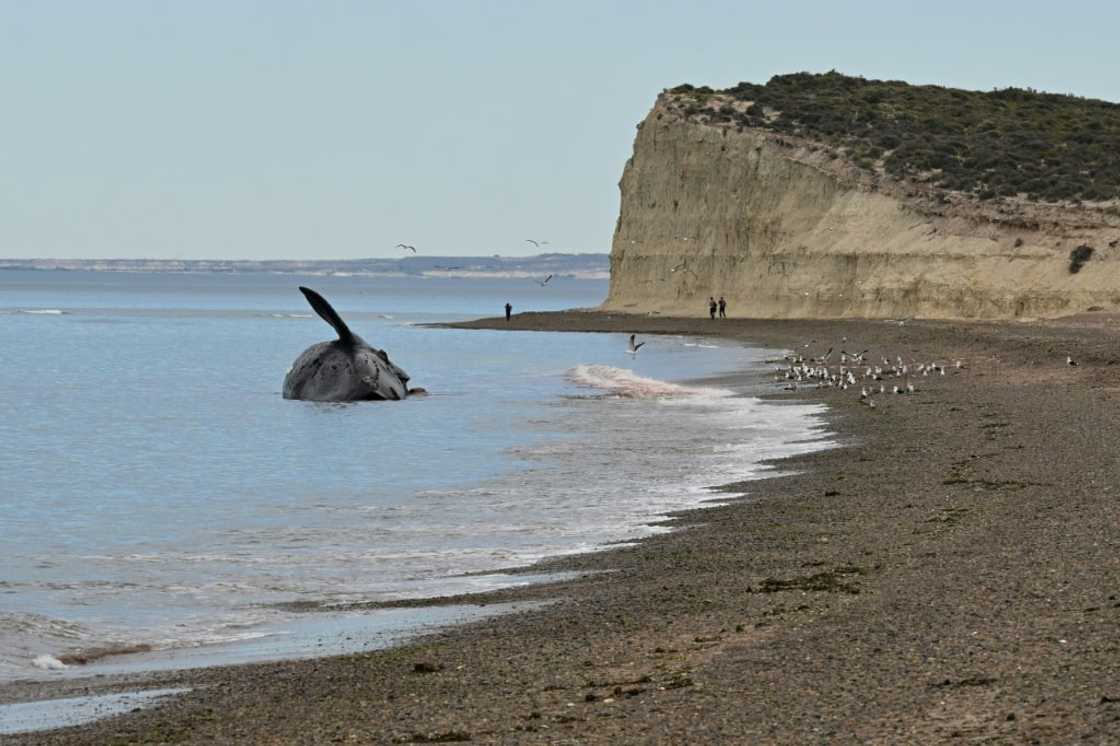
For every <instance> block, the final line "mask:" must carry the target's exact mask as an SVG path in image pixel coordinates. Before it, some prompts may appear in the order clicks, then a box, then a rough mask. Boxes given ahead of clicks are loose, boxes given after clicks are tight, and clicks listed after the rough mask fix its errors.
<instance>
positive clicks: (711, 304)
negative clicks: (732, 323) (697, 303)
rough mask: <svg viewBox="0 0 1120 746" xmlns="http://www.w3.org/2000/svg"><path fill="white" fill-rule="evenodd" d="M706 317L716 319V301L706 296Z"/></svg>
mask: <svg viewBox="0 0 1120 746" xmlns="http://www.w3.org/2000/svg"><path fill="white" fill-rule="evenodd" d="M708 315H709V316H711V317H712V318H713V319H714V318H715V317H716V299H715V298H713V297H712V296H710V295H709V296H708Z"/></svg>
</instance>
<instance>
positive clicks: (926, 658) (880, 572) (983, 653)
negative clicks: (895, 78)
mask: <svg viewBox="0 0 1120 746" xmlns="http://www.w3.org/2000/svg"><path fill="white" fill-rule="evenodd" d="M455 326H456V327H459V328H482V327H486V328H510V329H544V330H551V331H560V330H568V331H630V332H637V333H642V334H652V333H673V334H679V333H686V334H698V335H705V336H713V335H714V336H726V337H729V338H732V339H739V340H743V341H750V342H752V343H755V344H759V345H762V346H768V347H778V348H795V347H797V346H798V345H799V344H801V343H803V341H804V342H807V341H808V340H810V339H818V340H821V345H822V349H821V350H820V351H819V352H823V349H824V348H825V347H827V346H828V342H827V341H826V340H831V339H835V340H839V339H840V338H842V337H847V338H848V339H852V340H859V341H858V342H856V343H855V344H854V345H853V346H856V347H858V348H859V349H863V348H864V347H872V348H873V352H872V354H873V355H877V354H878V351H879V350H882V351H883V353H884V354H891V355H893V353H894V351H895V350H897V352H898V353H899V354H904V355H907V356H915V357H919V358H921V359H932V358H934V357H940V358H941V359H942V360H943V361H944V360H948V359H951V358H963V359H965V360H966V362H967V365H966V368H965V369H964V370H963V371H962V372H961V373H960V374H959V375H956V376H952V377H947V378H946V380H944V381H939V380H931V381H930V382H929V383H928V384H925V383H924V382H923V384H922V385H921V390H920V391H919V393H918V394H916V395H914V396H913V398H909V397H899V398H897V399H893V400H892V399H886V400H885V401H883V402H882V405H881V406H880V408H879V409H877V410H869V409H868V408H866V407H863V406H860V405H859V404H858V401H857V399H856V397H855V395H852V394H851V392H847V394H846V395H842V392H838V391H833V390H825V391H814V390H805V391H801V392H796V393H795V394H794V395H792V396H790V395H787V394H785V393H784V392H781V391H780V390H778V391H776V392H775V395H774V396H775V398H778V399H782V398H794V399H798V400H805V401H824V402H826V403H828V404H829V405H830V412H829V414H827V415H826V418H827V419H828V420H829V422H830V424H831V426H832V429H833V431H834V432H837V433H838V434H840V435H841V439H842V445H841V447H839V448H833V449H829V450H825V451H820V452H815V453H812V454H808V455H805V456H796V457H793V458H789V459H783V460H780V461H778V462H777V464H778V465H779V467H780V471H779V472H778V476H777V477H776V478H775V477H772V476H768V477H764V478H763V479H760V480H755V481H750V482H746V483H742V484H739V485H727V486H726V487H725V488H721V489H724V490H725V491H727V492H729V493H737V494H739V493H745V494H746V495H747V496H746V498H736V497H733V498H732V499H730V500H729V501H727V502H714V503H710V504H708V505H706V506H705V507H702V508H698V509H691V510H686V511H681V512H679V513H676V514H673V515H672V516H670V517H669V519H668V520H669V521H670V522H672V523H673V524H674V525H675V526H677V527H680V528H687V530H680V531H673V532H669V533H665V534H657V535H654V536H652V537H648V538H646V539H643V540H641V541H639V542H636V543H635V544H634V545H630V546H625V547H618V548H612V549H608V550H606V551H602V552H597V553H593V554H586V555H573V556H566V557H560V558H556V559H554V560H548V561H545V562H543V563H540V564H538V565H534V566H533V571H534V572H548V571H570V572H576V573H579V577H577V578H576V579H574V580H570V581H563V582H560V583H556V584H546V585H541V586H530V587H528V588H522V589H514V590H513V591H499V592H497V593H495V594H485V595H484V596H483V597H478V596H474V597H471V598H472V599H473V601H475V602H484V603H496V602H498V601H499V600H513V599H512V597H513V596H514V595H516V594H518V593H519V594H520V597H519V599H518V600H523V601H528V600H532V599H533V598H545V597H547V598H548V599H549V600H553V601H554V603H552V604H550V605H548V606H547V607H544V608H541V609H535V610H531V611H525V612H521V613H518V614H515V615H509V616H504V617H496V618H492V619H488V620H485V621H482V622H477V623H473V624H471V625H469V626H466V627H461V628H451V629H449V630H446V631H444V632H440V633H438V634H436V635H434V636H432V637H428V638H424V639H422V640H419V641H417V642H415V643H409V644H406V645H404V646H402V647H399V648H392V649H388V650H381V651H375V652H371V653H361V654H357V655H352V656H346V657H341V658H325V659H313V660H306V661H284V662H279V663H268V664H253V665H247V666H238V667H231V668H222V669H204V670H198V671H179V672H167V673H164V674H159V675H155V676H147V677H140V679H137V680H129V681H124V680H119V681H118V680H114V681H111V682H105V684H106V685H108V686H105V687H104V690H105V691H109V690H110V689H113V688H114V687H118V688H117V689H116V690H117V691H122V690H126V689H128V688H132V689H135V688H137V684H138V683H139V681H140V680H142V681H143V686H152V687H156V686H163V687H166V686H172V685H178V686H187V687H193V691H192V692H191V693H189V694H186V695H183V696H180V697H177V698H174V699H172V700H168V701H167V702H165V703H162V704H161V706H159V707H156V708H153V709H150V710H145V711H143V712H137V713H131V714H128V715H125V716H122V717H118V718H113V719H111V720H106V721H100V722H96V723H93V724H91V725H88V726H84V727H81V728H76V729H65V730H59V731H51V732H43V733H35V734H28V735H27V736H14V737H12V742H13V743H99V742H104V741H105V740H112V739H116V740H124V741H144V740H173V739H180V738H181V739H185V740H188V741H195V742H199V743H203V742H214V741H219V742H220V741H249V742H253V741H266V740H275V739H279V740H281V741H297V742H298V741H306V742H312V741H319V740H330V739H331V738H333V737H334V735H336V734H337V735H339V736H340V737H341V740H347V739H348V738H350V737H351V736H353V738H352V739H351V740H355V741H358V742H386V743H388V742H406V743H407V742H423V741H429V742H430V741H433V740H439V739H442V740H450V739H453V738H457V739H459V740H464V738H466V737H469V738H471V739H472V740H475V741H483V742H486V741H498V740H508V741H516V742H552V741H556V740H565V739H567V740H573V741H578V742H581V743H582V742H603V743H606V742H633V741H649V740H657V739H663V740H671V739H673V738H678V739H680V738H684V737H686V734H687V738H689V739H691V740H696V741H716V740H721V739H722V740H735V739H744V740H770V741H778V742H790V743H794V742H806V741H819V740H844V739H851V740H860V741H863V740H896V741H897V740H904V741H905V740H925V741H929V740H933V741H937V740H948V739H949V738H951V737H954V733H956V734H957V735H960V736H965V737H969V738H987V739H989V740H995V741H1003V740H1014V741H1021V740H1024V739H1026V740H1029V739H1031V738H1035V739H1041V740H1055V739H1067V738H1071V737H1072V738H1079V739H1081V740H1089V741H1094V740H1102V741H1103V740H1104V739H1105V738H1106V737H1107V734H1108V733H1112V732H1115V730H1114V729H1115V727H1117V726H1118V725H1120V723H1118V722H1116V720H1120V704H1117V703H1114V701H1113V700H1114V699H1115V700H1117V701H1120V691H1117V690H1116V684H1115V683H1114V681H1113V680H1114V676H1113V671H1114V670H1115V668H1116V664H1117V662H1118V657H1120V654H1118V653H1117V648H1116V645H1115V643H1114V642H1113V641H1114V640H1115V639H1120V564H1118V560H1117V552H1116V548H1117V539H1116V537H1115V533H1116V528H1117V526H1120V509H1118V508H1117V507H1116V499H1115V496H1114V495H1112V494H1111V491H1112V489H1113V487H1112V485H1116V484H1118V482H1117V480H1116V477H1117V476H1120V475H1118V473H1117V472H1118V465H1117V463H1116V459H1115V457H1114V456H1112V455H1111V454H1112V449H1111V446H1110V444H1111V443H1113V442H1115V441H1114V440H1113V439H1114V437H1115V436H1116V435H1118V434H1120V426H1118V425H1117V424H1116V422H1117V418H1116V415H1117V414H1118V413H1120V370H1118V369H1117V368H1116V367H1114V365H1113V364H1114V363H1115V362H1117V361H1116V359H1115V357H1114V353H1113V350H1115V349H1117V347H1116V343H1117V341H1118V334H1117V332H1116V331H1115V324H1113V323H1112V320H1109V319H1105V320H1104V321H1103V322H1102V321H1101V319H1100V317H1095V318H1091V319H1072V320H1065V321H1058V322H1046V323H1038V324H1034V325H1030V326H1027V325H1024V324H960V323H946V322H906V323H903V324H898V323H889V322H881V321H828V322H824V321H809V322H806V321H789V322H784V321H783V322H774V321H738V320H729V321H726V322H711V321H709V320H708V319H659V318H636V317H629V316H621V315H617V314H616V315H611V314H602V313H568V314H564V313H557V314H523V315H519V316H515V317H514V320H513V321H511V322H510V323H509V324H506V322H504V320H499V319H491V320H482V321H478V322H470V323H468V324H457V325H455ZM888 351H889V352H888ZM1065 354H1072V355H1074V356H1075V357H1076V358H1077V359H1078V360H1079V362H1080V365H1079V366H1078V367H1077V368H1069V367H1067V366H1065V365H1064V357H1065ZM884 398H885V397H884ZM791 472H792V473H791ZM1110 594H1111V595H1112V596H1113V599H1114V600H1109V595H1110ZM86 683H87V684H88V683H89V682H86ZM99 686H100V685H99ZM41 691H42V690H41ZM58 696H65V695H63V694H59V695H58Z"/></svg>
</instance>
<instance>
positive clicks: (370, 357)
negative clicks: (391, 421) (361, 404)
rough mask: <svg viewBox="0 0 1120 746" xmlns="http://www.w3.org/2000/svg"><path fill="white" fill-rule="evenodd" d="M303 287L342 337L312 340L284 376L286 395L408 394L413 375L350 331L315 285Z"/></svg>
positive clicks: (356, 397) (366, 397)
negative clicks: (316, 290) (409, 382)
mask: <svg viewBox="0 0 1120 746" xmlns="http://www.w3.org/2000/svg"><path fill="white" fill-rule="evenodd" d="M299 290H300V292H301V293H303V295H304V297H305V298H307V302H308V303H310V304H311V307H312V308H314V309H315V313H317V314H319V316H320V317H322V319H323V321H326V322H327V323H328V324H330V325H331V326H332V327H334V330H335V331H336V332H338V339H335V340H333V341H330V342H320V343H319V344H316V345H311V346H310V347H308V348H307V349H306V350H304V351H303V354H302V355H300V356H299V357H298V358H296V361H295V362H294V363H292V368H291V370H289V371H288V375H286V376H285V377H284V398H285V399H303V400H306V401H371V400H386V399H387V400H393V401H396V400H399V399H403V398H405V397H406V396H408V393H409V391H408V374H407V373H405V372H404V371H403V370H401V369H400V368H398V367H397V366H395V365H393V363H392V362H390V361H389V356H388V355H387V354H386V353H385V351H384V350H379V349H377V348H375V347H371V346H370V345H369V344H367V343H366V341H365V340H364V339H362V338H361V337H359V336H358V335H357V334H354V333H353V332H352V331H350V328H349V327H348V326H346V322H345V321H343V320H342V317H341V316H339V315H338V314H337V313H336V312H335V310H334V309H333V308H331V304H330V303H327V300H326V299H325V298H324V297H323V296H321V295H319V294H318V293H316V292H315V291H314V290H311V289H310V288H305V287H300V289H299Z"/></svg>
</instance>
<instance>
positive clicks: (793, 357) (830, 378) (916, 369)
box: [774, 339, 1077, 409]
mask: <svg viewBox="0 0 1120 746" xmlns="http://www.w3.org/2000/svg"><path fill="white" fill-rule="evenodd" d="M842 341H843V342H845V343H847V341H848V340H847V339H843V340H842ZM815 344H816V340H815V339H814V340H811V341H810V342H808V343H806V344H804V345H801V346H800V347H799V349H800V351H798V352H790V353H787V354H786V355H785V358H784V365H782V366H780V367H778V368H777V369H776V371H775V374H774V382H775V383H777V384H779V385H782V387H783V389H784V390H786V391H799V390H801V388H803V387H802V386H801V384H804V386H805V387H808V386H810V385H811V386H813V387H814V388H817V389H828V388H831V389H837V390H840V391H847V390H848V389H850V388H856V389H857V390H858V391H859V399H858V401H859V402H860V403H861V404H864V405H866V406H867V407H869V408H871V409H875V408H876V402H875V401H874V400H873V399H872V395H873V394H876V393H877V394H880V395H882V394H887V393H893V394H898V395H901V396H907V395H915V394H920V393H921V391H922V390H921V389H920V388H919V387H918V386H916V385H915V384H914V382H913V381H912V380H911V376H923V377H925V378H926V379H929V377H930V376H934V375H936V376H945V375H946V373H947V372H948V367H949V366H947V365H946V364H944V363H941V362H939V361H936V360H933V361H929V362H920V361H918V360H914V359H911V360H909V361H907V360H904V359H903V357H902V355H896V356H895V358H894V360H891V359H890V358H889V357H887V356H885V355H884V356H882V357H881V364H875V363H874V362H872V360H873V358H871V357H870V356H869V354H868V353H869V350H862V351H860V352H855V353H853V352H848V351H847V350H846V349H841V350H840V361H839V364H833V363H831V362H830V361H831V358H832V354H833V351H834V350H835V349H836V348H834V347H829V349H828V351H827V352H825V353H824V354H823V355H821V354H819V353H818V354H811V353H809V352H808V350H809V348H810V347H812V346H814V345H815ZM1066 362H1067V365H1076V364H1077V363H1076V362H1074V361H1073V360H1072V358H1070V357H1067V359H1066ZM953 368H954V369H955V371H954V372H955V373H960V372H962V371H963V370H964V369H965V368H966V366H965V364H964V361H963V360H957V361H956V362H955V363H954V365H953ZM890 379H894V381H893V383H892V384H891V385H887V384H885V383H884V381H887V380H890Z"/></svg>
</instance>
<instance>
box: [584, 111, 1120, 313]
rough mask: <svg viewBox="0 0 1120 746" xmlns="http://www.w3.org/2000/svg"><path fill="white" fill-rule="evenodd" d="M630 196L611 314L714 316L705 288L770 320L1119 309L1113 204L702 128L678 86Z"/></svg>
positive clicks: (653, 122) (614, 268) (614, 262)
mask: <svg viewBox="0 0 1120 746" xmlns="http://www.w3.org/2000/svg"><path fill="white" fill-rule="evenodd" d="M724 103H725V102H719V101H714V102H711V103H710V105H711V106H713V107H716V106H720V105H723V104H724ZM620 188H621V191H622V204H621V211H620V215H619V219H618V225H617V227H616V230H615V235H614V243H613V246H612V251H611V285H610V295H609V296H608V298H607V300H606V302H605V303H604V309H606V310H614V311H626V312H632V313H648V312H656V313H662V314H687V315H693V314H698V313H700V314H702V313H706V312H707V310H706V299H707V298H708V296H709V295H715V296H719V295H723V296H725V297H726V298H727V300H728V302H729V307H730V312H731V313H732V314H733V315H744V316H746V315H749V316H759V317H839V316H850V317H871V318H876V317H879V318H896V317H911V316H913V317H928V318H990V319H1002V318H1024V317H1026V318H1029V317H1050V316H1058V315H1063V314H1067V313H1074V312H1078V311H1084V310H1086V309H1089V308H1095V307H1101V308H1103V309H1108V310H1116V309H1120V272H1118V269H1120V248H1118V247H1120V211H1118V210H1116V209H1115V207H1109V206H1104V205H1098V206H1079V207H1072V206H1064V207H1060V206H1056V205H1043V204H1034V203H1029V202H1027V201H1025V200H992V201H987V202H984V201H978V200H976V199H975V198H972V197H966V196H963V195H958V194H953V193H944V192H938V191H936V190H934V189H931V188H928V187H925V186H923V185H920V184H912V183H908V182H905V181H901V180H897V179H894V178H893V177H890V176H888V175H886V174H885V173H883V172H882V171H879V172H872V171H867V170H864V169H859V168H857V167H856V166H855V165H853V164H852V163H851V162H850V161H849V160H848V159H846V158H845V157H844V154H843V153H842V152H838V151H836V150H835V149H832V148H829V147H827V146H825V145H823V144H821V143H818V142H813V141H810V140H804V139H798V138H791V137H789V136H787V135H782V134H779V133H774V132H770V131H768V130H762V129H752V128H742V127H735V126H733V125H728V124H713V123H709V122H706V121H705V117H704V116H703V115H700V116H697V115H696V114H695V112H694V111H693V112H691V113H686V109H685V107H684V106H683V105H682V102H681V99H680V97H679V96H677V95H676V94H673V93H665V94H662V96H661V97H660V98H659V99H658V101H657V103H656V105H655V106H654V108H653V110H652V111H651V112H650V114H649V116H648V117H647V118H646V119H645V121H643V122H642V123H641V124H640V125H639V129H638V134H637V138H636V139H635V142H634V155H633V157H632V158H631V159H630V160H629V162H628V163H627V164H626V169H625V172H624V173H623V176H622V181H621V183H620ZM1083 246H1088V247H1091V248H1092V250H1093V251H1092V254H1091V257H1090V258H1089V259H1088V260H1087V261H1086V262H1085V263H1084V264H1083V265H1082V266H1081V267H1080V271H1077V272H1071V271H1070V269H1071V267H1070V264H1071V263H1070V256H1071V252H1072V251H1074V250H1075V249H1078V248H1079V247H1083ZM1082 251H1083V253H1084V250H1082Z"/></svg>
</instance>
